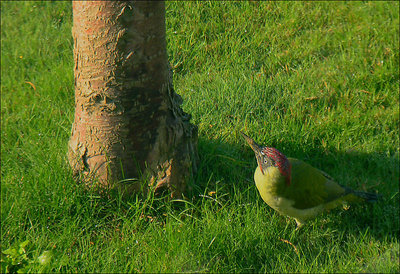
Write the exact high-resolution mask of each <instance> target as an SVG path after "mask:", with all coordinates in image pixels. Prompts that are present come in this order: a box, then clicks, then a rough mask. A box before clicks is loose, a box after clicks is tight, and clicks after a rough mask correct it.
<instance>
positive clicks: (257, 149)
mask: <svg viewBox="0 0 400 274" xmlns="http://www.w3.org/2000/svg"><path fill="white" fill-rule="evenodd" d="M240 134H242V136H243V138H244V139H245V140H246V142H247V143H248V144H249V146H250V147H251V149H252V150H253V151H254V153H255V154H256V159H257V164H258V165H259V167H260V169H261V173H262V174H264V171H263V169H262V168H261V163H262V158H263V157H262V154H261V151H262V147H261V146H260V145H259V144H257V143H256V142H255V141H254V140H253V139H251V138H250V137H249V136H247V135H246V134H244V133H243V132H241V131H240Z"/></svg>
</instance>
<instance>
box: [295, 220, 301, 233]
mask: <svg viewBox="0 0 400 274" xmlns="http://www.w3.org/2000/svg"><path fill="white" fill-rule="evenodd" d="M295 220H296V224H297V227H296V231H297V230H299V229H300V228H301V227H302V226H303V223H302V222H301V221H300V220H298V219H296V218H295Z"/></svg>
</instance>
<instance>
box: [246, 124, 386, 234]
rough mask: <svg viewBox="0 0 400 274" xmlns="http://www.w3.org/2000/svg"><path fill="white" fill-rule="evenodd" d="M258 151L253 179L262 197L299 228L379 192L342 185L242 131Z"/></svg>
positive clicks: (255, 150) (372, 198)
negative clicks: (327, 213) (322, 215)
mask: <svg viewBox="0 0 400 274" xmlns="http://www.w3.org/2000/svg"><path fill="white" fill-rule="evenodd" d="M240 133H241V135H242V136H243V137H244V139H245V140H246V142H247V143H248V144H249V145H250V147H251V148H252V150H253V151H254V153H255V156H256V160H257V164H258V166H257V168H256V170H255V172H254V181H255V184H256V187H257V189H258V192H259V193H260V196H261V198H262V199H263V200H264V202H265V203H267V204H268V205H269V206H270V207H271V208H273V209H274V210H276V211H277V212H279V213H280V214H281V215H284V216H289V217H292V218H294V219H295V221H296V224H297V228H296V229H299V228H300V227H302V226H303V224H304V223H306V222H307V221H308V220H310V219H313V218H315V217H316V216H317V215H319V214H320V213H322V212H324V211H329V210H331V209H333V208H336V207H338V206H340V205H346V204H347V203H353V202H362V201H368V202H374V201H377V200H378V199H379V198H380V195H378V194H375V193H368V192H363V191H356V190H353V189H351V188H349V187H347V186H343V185H340V184H339V183H337V182H335V180H334V179H333V178H332V177H331V176H329V175H328V174H327V173H325V172H323V171H321V170H319V169H317V168H315V167H313V166H311V165H309V164H307V163H305V162H303V161H302V160H298V159H295V158H287V157H286V156H285V155H284V154H283V153H281V152H280V151H279V150H278V149H276V148H273V147H266V146H264V147H262V146H260V145H259V144H257V143H256V142H255V141H254V140H253V139H252V138H250V137H249V136H247V135H246V134H244V133H243V132H240Z"/></svg>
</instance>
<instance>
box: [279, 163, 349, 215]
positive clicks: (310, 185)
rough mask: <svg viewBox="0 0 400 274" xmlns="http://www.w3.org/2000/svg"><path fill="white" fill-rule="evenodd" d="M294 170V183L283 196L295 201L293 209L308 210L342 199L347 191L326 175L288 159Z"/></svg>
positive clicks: (286, 189) (292, 182) (305, 164)
mask: <svg viewBox="0 0 400 274" xmlns="http://www.w3.org/2000/svg"><path fill="white" fill-rule="evenodd" d="M288 159H289V162H290V164H291V168H292V173H291V175H292V176H291V177H292V181H291V184H290V186H288V187H286V188H285V190H284V193H283V195H284V196H285V197H286V198H288V199H290V200H292V201H294V204H293V207H295V208H298V209H306V208H311V207H315V206H318V205H320V204H325V203H327V202H329V201H332V200H335V199H337V198H339V197H341V196H342V195H343V194H344V192H345V189H344V188H342V187H341V186H340V185H339V184H337V183H336V182H334V181H333V179H332V178H331V177H330V176H329V175H327V174H326V173H324V172H322V171H320V170H318V169H316V168H314V167H312V166H311V165H309V164H307V163H305V162H303V161H301V160H298V159H294V158H288Z"/></svg>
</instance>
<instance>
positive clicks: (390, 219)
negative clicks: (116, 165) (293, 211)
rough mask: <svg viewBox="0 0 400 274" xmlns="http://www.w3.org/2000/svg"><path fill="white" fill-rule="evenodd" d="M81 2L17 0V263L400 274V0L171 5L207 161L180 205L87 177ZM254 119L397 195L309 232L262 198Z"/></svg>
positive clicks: (182, 73)
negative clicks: (248, 140)
mask: <svg viewBox="0 0 400 274" xmlns="http://www.w3.org/2000/svg"><path fill="white" fill-rule="evenodd" d="M71 12H72V11H71V3H70V2H56V1H54V2H47V1H45V2H1V28H2V31H1V250H2V251H5V250H7V249H9V248H12V247H16V249H17V247H18V245H19V244H21V243H23V242H24V241H25V240H29V244H28V245H27V246H26V248H25V249H26V250H25V253H24V252H22V251H21V254H22V255H21V256H20V257H18V260H21V265H20V266H17V267H16V268H19V267H21V268H22V266H24V267H26V270H27V271H30V272H37V271H45V272H57V271H61V272H113V273H115V272H318V273H321V272H399V238H398V235H399V217H398V216H399V188H398V180H399V150H398V148H399V129H398V125H399V100H398V92H399V90H398V89H399V15H398V14H399V4H398V3H397V2H379V1H378V2H365V1H364V2H332V3H329V2H234V3H233V2H192V1H188V2H183V3H180V2H168V3H167V39H168V52H169V56H170V63H171V66H172V68H173V70H174V85H175V89H176V91H177V92H178V93H179V94H181V95H182V97H183V98H184V105H183V108H184V110H185V111H186V112H188V113H190V114H192V117H193V118H192V122H193V123H195V124H196V125H197V126H198V127H199V155H200V160H201V162H200V166H199V172H198V174H197V175H196V177H195V178H194V181H193V182H191V186H192V191H191V192H190V193H188V199H187V200H186V201H170V202H165V201H162V200H159V199H158V198H154V197H152V196H150V197H147V198H139V197H132V198H131V199H127V200H122V199H120V198H119V197H117V196H116V197H112V198H106V197H99V196H96V195H95V194H92V193H88V192H85V191H84V190H83V189H81V187H79V186H77V185H76V184H75V183H74V181H73V179H72V176H71V172H70V170H69V167H68V164H67V160H66V152H67V142H68V138H69V134H70V128H71V125H72V120H73V108H74V97H73V96H74V87H73V83H74V80H73V58H72V47H73V41H72V37H71V25H72V14H71ZM239 130H242V131H244V132H246V133H247V134H248V135H250V136H251V137H253V138H255V139H256V140H257V141H258V142H259V143H262V144H268V145H270V146H275V147H277V148H278V149H279V150H281V151H282V152H284V153H285V154H287V155H288V156H291V157H297V158H301V159H303V160H305V161H307V162H309V163H310V164H312V165H314V166H316V167H318V168H320V169H322V170H324V171H326V172H328V173H329V174H330V175H332V176H333V177H334V178H336V179H337V180H338V181H340V182H341V183H342V184H345V185H348V186H351V187H353V188H358V189H368V190H376V191H378V192H379V193H381V194H382V195H383V196H384V199H383V201H381V202H379V203H377V204H373V205H358V206H352V207H350V209H349V210H334V211H332V212H330V213H329V214H323V215H321V216H319V217H318V218H316V219H315V220H313V221H311V222H309V223H308V224H307V225H305V227H304V228H302V229H301V230H300V231H295V223H294V222H293V221H292V220H290V219H287V218H285V217H283V216H280V215H278V214H277V213H275V212H274V211H272V210H271V209H270V208H269V207H268V206H267V205H266V204H264V203H263V201H262V200H261V199H260V197H259V195H258V193H257V191H256V189H255V186H254V183H253V179H252V177H253V171H254V169H255V165H256V164H255V160H254V156H253V153H252V152H251V150H250V148H249V147H247V146H246V145H245V143H244V141H243V140H242V139H241V136H240V135H239V134H238V131H239ZM44 251H51V252H50V253H43V252H44ZM23 254H26V256H27V260H24V259H23ZM43 254H46V255H47V256H48V257H49V258H50V262H49V263H47V264H46V263H42V264H41V263H40V260H39V258H41V259H42V262H43V261H45V260H43V258H44V257H40V256H41V255H42V256H43ZM49 254H50V255H49Z"/></svg>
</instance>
